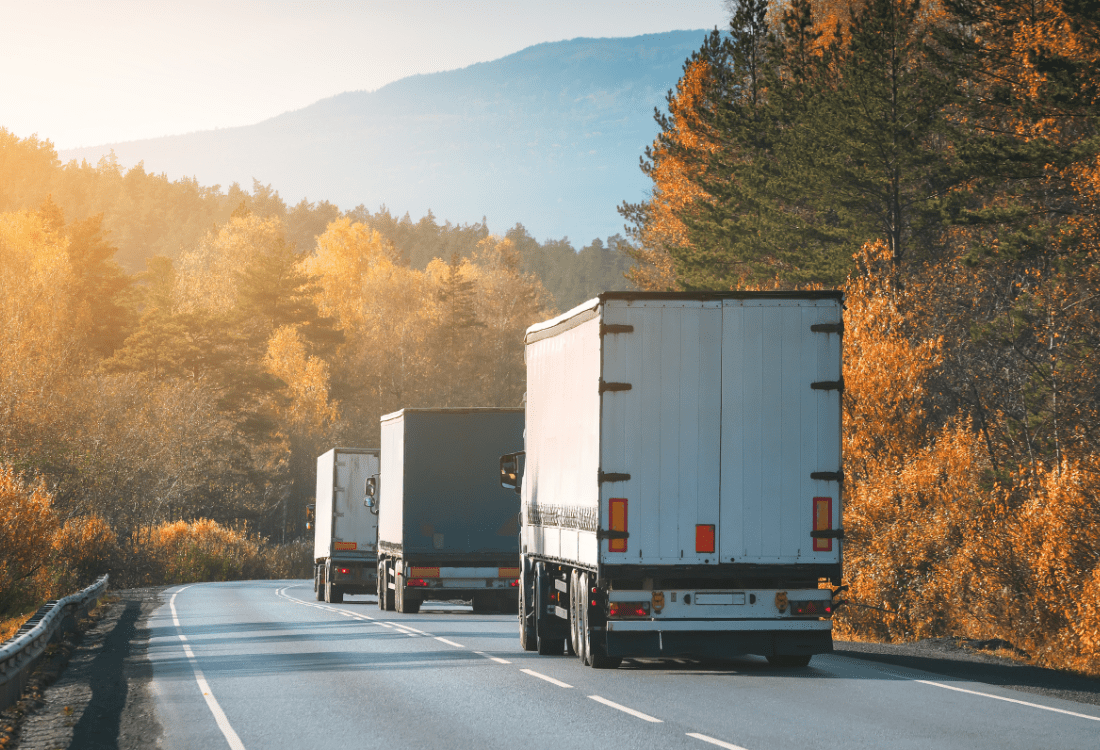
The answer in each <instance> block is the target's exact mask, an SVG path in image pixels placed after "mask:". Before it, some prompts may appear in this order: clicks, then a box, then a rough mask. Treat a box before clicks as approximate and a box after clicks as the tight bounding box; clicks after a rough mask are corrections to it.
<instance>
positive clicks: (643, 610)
mask: <svg viewBox="0 0 1100 750" xmlns="http://www.w3.org/2000/svg"><path fill="white" fill-rule="evenodd" d="M607 616H608V617H618V618H630V617H649V602H611V603H610V604H608V605H607Z"/></svg>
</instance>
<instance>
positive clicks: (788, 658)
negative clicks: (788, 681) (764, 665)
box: [767, 654, 811, 668]
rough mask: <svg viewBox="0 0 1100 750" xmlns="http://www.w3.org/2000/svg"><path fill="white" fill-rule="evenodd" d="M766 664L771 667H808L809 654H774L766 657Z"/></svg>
mask: <svg viewBox="0 0 1100 750" xmlns="http://www.w3.org/2000/svg"><path fill="white" fill-rule="evenodd" d="M767 658H768V664H771V665H772V666H773V667H783V668H789V667H808V666H810V658H811V657H810V656H803V655H789V654H774V655H772V656H769V657H767Z"/></svg>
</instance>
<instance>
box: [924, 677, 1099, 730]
mask: <svg viewBox="0 0 1100 750" xmlns="http://www.w3.org/2000/svg"><path fill="white" fill-rule="evenodd" d="M913 681H914V682H919V683H921V684H922V685H934V686H935V687H940V688H943V689H944V690H954V691H956V692H959V693H969V694H970V695H980V696H982V697H983V698H993V699H994V700H998V701H1006V702H1008V703H1018V704H1019V705H1021V706H1030V707H1031V708H1041V709H1043V710H1044V711H1053V712H1055V713H1059V714H1066V715H1067V716H1076V717H1078V718H1080V719H1090V720H1092V721H1100V716H1089V715H1088V714H1079V713H1076V712H1074V711H1066V710H1065V709H1064V708H1054V707H1053V706H1044V705H1041V704H1039V703H1029V702H1028V701H1021V700H1017V699H1015V698H1005V697H1004V696H1002V695H993V694H992V693H979V692H978V691H977V690H966V689H964V688H960V687H954V686H952V685H944V684H943V683H940V682H931V681H930V680H913Z"/></svg>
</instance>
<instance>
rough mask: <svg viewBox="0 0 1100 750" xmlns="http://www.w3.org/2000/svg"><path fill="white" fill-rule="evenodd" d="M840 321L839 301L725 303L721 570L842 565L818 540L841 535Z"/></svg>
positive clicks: (827, 543)
mask: <svg viewBox="0 0 1100 750" xmlns="http://www.w3.org/2000/svg"><path fill="white" fill-rule="evenodd" d="M840 315H841V313H840V301H839V300H836V299H806V300H791V299H727V300H724V301H723V315H722V448H721V453H722V455H721V476H722V479H721V486H722V491H721V506H722V507H721V525H720V530H719V537H720V548H721V555H722V557H721V559H722V561H723V562H739V563H759V564H776V563H796V562H798V563H833V562H838V561H839V554H840V553H839V546H840V545H839V543H837V542H835V541H831V540H819V541H818V543H817V544H816V545H815V544H814V540H813V538H812V537H811V536H810V532H811V531H812V530H813V529H814V524H815V519H816V523H817V524H818V526H819V527H826V528H832V529H835V528H837V527H838V526H839V517H840V516H839V514H840V495H839V491H840V482H839V481H837V479H836V477H835V474H836V473H837V472H839V471H840V468H841V467H840V430H841V425H840V418H841V407H840V397H841V390H840V380H841V345H840V340H841V335H840V332H839V328H838V327H837V324H839V323H840V319H841V318H840ZM830 324H832V325H830ZM815 326H816V327H817V329H818V330H816V331H815V330H813V327H815ZM815 473H816V474H817V475H818V478H816V479H815V478H813V477H811V474H815ZM822 475H833V476H831V477H830V478H827V479H822V478H820V477H821V476H822ZM815 546H816V549H815Z"/></svg>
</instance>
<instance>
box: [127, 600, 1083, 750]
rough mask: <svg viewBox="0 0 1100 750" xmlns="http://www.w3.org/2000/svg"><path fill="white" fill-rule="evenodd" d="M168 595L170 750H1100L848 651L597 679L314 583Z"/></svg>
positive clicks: (1010, 709) (1045, 700) (676, 665)
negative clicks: (797, 662)
mask: <svg viewBox="0 0 1100 750" xmlns="http://www.w3.org/2000/svg"><path fill="white" fill-rule="evenodd" d="M163 597H164V601H165V604H164V605H163V606H161V607H160V608H159V609H158V610H156V611H155V612H154V613H153V614H152V615H151V617H150V618H149V622H148V627H149V630H150V640H149V650H148V654H149V659H150V662H151V664H152V683H151V684H152V694H153V696H154V699H155V704H156V716H157V719H158V721H159V723H160V725H161V727H162V731H163V734H162V736H161V741H160V744H161V747H164V748H172V749H177V748H203V749H204V750H205V749H207V748H218V747H231V748H238V749H239V748H248V749H249V750H259V749H260V748H295V749H298V748H301V749H306V748H333V749H339V750H349V749H350V748H356V749H358V748H386V749H387V750H398V749H399V748H454V749H456V750H489V749H490V748H524V749H525V750H526V749H528V748H530V749H532V750H533V749H535V748H547V749H548V750H566V749H572V748H601V749H603V748H607V749H608V750H622V749H623V748H693V749H694V750H706V748H715V747H718V748H745V749H746V750H793V749H796V748H797V749H798V750H803V749H808V748H845V750H849V749H851V748H876V749H877V748H922V749H923V748H965V749H966V750H979V749H980V748H996V750H1008V749H1010V748H1028V749H1029V750H1030V749H1032V748H1093V749H1095V748H1098V747H1100V706H1095V705H1087V704H1082V703H1077V702H1073V701H1068V700H1062V699H1059V698H1056V697H1050V696H1045V695H1035V694H1033V693H1028V692H1020V691H1015V690H1011V689H1007V688H1004V687H1000V686H996V685H991V684H986V683H981V682H974V681H967V680H964V679H959V678H958V677H944V676H942V675H937V674H932V673H929V672H922V671H918V670H915V669H909V668H906V667H902V666H895V665H887V664H880V663H874V662H868V661H867V660H865V659H859V658H853V657H849V656H843V655H839V654H834V655H829V656H817V657H814V660H813V662H812V663H811V665H810V667H807V668H804V669H790V670H780V669H775V668H772V667H770V666H769V665H768V664H767V662H766V661H765V660H763V659H759V658H756V657H744V658H743V659H739V660H735V661H722V662H699V661H690V660H664V661H660V660H637V661H634V660H627V661H625V662H624V664H623V666H622V667H621V668H619V669H617V670H594V669H591V668H586V667H583V666H582V665H581V663H580V662H579V660H577V659H576V658H573V657H567V656H561V657H547V656H538V655H536V654H533V653H526V652H524V651H522V650H521V649H520V647H519V639H518V637H517V635H516V623H515V617H514V616H505V615H474V614H472V613H471V612H470V610H469V608H468V607H465V606H461V605H445V604H434V603H430V602H429V603H426V604H425V605H424V607H423V609H422V610H421V612H420V614H417V615H402V614H398V613H394V612H381V611H380V610H379V609H378V607H377V605H376V604H375V603H374V597H348V598H347V601H346V602H345V603H344V604H325V603H323V602H317V601H315V600H314V596H313V591H312V586H311V584H310V582H308V581H253V582H243V583H215V584H210V583H206V584H197V585H192V586H182V587H175V588H172V589H169V590H168V591H166V592H165V593H164V594H163Z"/></svg>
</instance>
